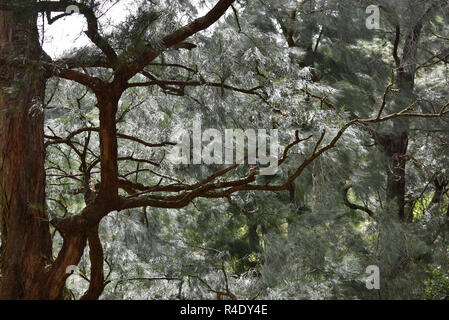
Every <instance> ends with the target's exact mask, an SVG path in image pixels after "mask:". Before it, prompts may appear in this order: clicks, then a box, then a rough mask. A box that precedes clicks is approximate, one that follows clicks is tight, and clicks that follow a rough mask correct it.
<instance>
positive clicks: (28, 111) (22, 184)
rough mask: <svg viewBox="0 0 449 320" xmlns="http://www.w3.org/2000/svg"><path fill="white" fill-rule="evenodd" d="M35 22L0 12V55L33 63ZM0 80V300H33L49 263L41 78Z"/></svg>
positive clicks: (10, 73)
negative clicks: (21, 57) (31, 59)
mask: <svg viewBox="0 0 449 320" xmlns="http://www.w3.org/2000/svg"><path fill="white" fill-rule="evenodd" d="M10 2H12V1H10ZM35 19H36V16H32V15H30V16H27V15H26V14H22V15H21V17H20V19H15V17H14V16H13V13H12V12H10V11H0V49H1V51H0V53H1V55H2V56H5V55H9V56H11V57H17V56H19V55H22V56H25V57H27V58H34V59H38V58H39V55H40V50H39V46H38V37H37V30H36V27H35V26H36V20H35ZM0 75H1V78H0V88H1V89H2V90H0V230H1V252H0V254H1V256H0V266H1V279H0V299H39V298H41V297H42V289H41V287H40V284H41V280H42V277H44V270H45V267H46V266H48V265H49V264H50V263H51V259H52V254H51V237H50V232H49V223H48V217H47V213H46V209H45V171H44V142H43V125H44V114H43V110H42V102H43V98H44V91H45V79H44V77H42V73H40V72H38V71H36V70H32V68H30V67H26V66H13V65H9V66H8V65H3V66H0Z"/></svg>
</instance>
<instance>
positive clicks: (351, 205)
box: [342, 185, 374, 217]
mask: <svg viewBox="0 0 449 320" xmlns="http://www.w3.org/2000/svg"><path fill="white" fill-rule="evenodd" d="M351 188H352V186H351V185H349V186H346V187H344V188H343V193H342V194H343V200H344V202H345V205H346V206H347V207H348V208H350V209H353V210H361V211H364V212H366V213H368V215H369V216H370V217H374V212H373V211H371V210H370V209H369V208H368V207H364V206H360V205H358V204H355V203H352V202H351V201H349V199H348V192H349V189H351Z"/></svg>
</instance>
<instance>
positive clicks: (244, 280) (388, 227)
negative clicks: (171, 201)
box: [45, 0, 449, 299]
mask: <svg viewBox="0 0 449 320" xmlns="http://www.w3.org/2000/svg"><path fill="white" fill-rule="evenodd" d="M134 2H138V3H139V10H134V12H133V13H134V15H133V17H132V18H128V19H127V20H126V21H125V22H124V23H122V24H120V25H118V26H115V27H114V26H111V27H110V28H108V30H109V29H110V30H109V31H106V30H105V31H104V32H105V33H106V34H108V32H111V33H110V34H108V37H109V38H110V41H111V43H112V44H113V46H114V47H115V48H116V49H117V50H119V52H120V54H121V55H122V56H126V55H128V54H129V55H133V54H135V51H133V50H136V51H138V50H140V49H139V44H140V43H145V42H147V41H153V42H157V41H158V39H160V37H161V36H162V35H163V34H165V33H166V32H168V31H169V30H170V28H174V27H175V26H170V24H173V21H178V22H179V25H181V24H182V23H181V22H182V21H184V19H186V17H190V16H196V14H197V11H196V9H195V8H196V7H197V6H198V7H199V6H200V3H201V4H204V3H209V1H199V2H198V1H192V2H191V3H190V1H134ZM211 2H213V1H211ZM375 2H376V1H375ZM378 2H379V4H380V5H381V6H383V8H384V9H385V10H382V11H381V29H380V30H368V29H366V27H365V19H366V17H367V15H366V13H365V8H366V7H367V6H368V5H369V4H371V3H370V1H336V0H327V1H325V0H316V1H290V0H281V1H268V0H266V1H265V0H264V1H262V0H248V1H238V2H237V3H235V5H234V8H233V9H234V10H229V11H228V13H227V14H226V16H225V18H223V19H221V20H220V21H219V22H218V23H216V24H215V25H214V26H213V27H212V28H210V29H209V30H207V31H205V32H202V33H200V34H197V35H195V36H194V37H192V38H190V39H189V42H191V43H194V44H195V45H196V46H197V47H196V48H195V49H193V50H183V49H179V50H175V49H173V50H167V51H165V52H164V53H163V54H162V55H161V56H160V57H159V58H158V59H157V60H156V61H155V63H154V65H150V66H148V67H147V68H146V70H147V71H148V72H150V73H151V74H152V75H154V77H155V78H157V79H162V80H164V81H170V80H173V81H181V80H182V81H187V82H190V81H199V82H202V83H207V82H210V83H218V84H219V85H217V86H208V85H201V86H197V85H195V86H193V85H192V86H189V85H186V86H184V87H183V86H163V85H160V86H157V85H155V86H148V87H140V86H136V87H134V88H130V89H128V90H127V91H126V93H125V94H124V96H123V97H122V98H121V100H120V104H119V111H118V117H117V119H118V120H117V121H118V132H119V133H120V134H122V135H127V136H133V137H135V138H138V139H141V140H144V141H147V142H151V143H157V142H161V141H169V140H170V139H172V137H174V135H175V134H176V133H177V132H179V131H180V130H181V129H182V128H191V126H192V122H193V120H194V119H196V118H198V117H200V118H201V120H202V124H203V127H204V128H216V129H219V130H224V129H226V128H253V129H274V128H276V129H278V130H279V134H280V141H281V144H282V145H283V146H284V147H285V146H286V145H288V144H289V143H290V142H291V141H293V140H294V138H295V130H299V132H300V136H301V137H307V136H309V135H311V134H313V138H312V139H311V140H310V141H307V142H305V143H302V144H300V145H299V146H297V147H295V150H294V153H293V154H291V156H290V157H289V158H288V160H287V161H286V163H285V164H283V165H282V166H281V167H280V168H279V171H278V173H277V174H276V175H274V176H260V177H258V182H260V183H262V182H263V183H272V184H276V183H282V182H283V181H285V179H286V178H287V177H288V175H289V174H291V173H292V172H293V171H294V170H295V169H296V168H297V167H298V164H301V163H302V161H303V160H304V158H305V157H306V155H307V154H309V153H310V152H312V151H313V148H314V146H315V143H316V141H317V140H318V138H319V137H320V135H321V132H322V130H323V129H326V132H327V134H326V136H325V137H324V141H323V144H325V143H328V142H329V141H330V140H331V138H332V137H333V136H334V135H335V134H336V132H337V131H338V130H339V129H340V128H341V127H342V125H344V124H345V123H347V122H348V121H350V120H352V119H355V118H372V117H376V116H377V112H378V111H379V107H380V106H381V104H382V99H383V95H384V93H385V92H386V88H387V85H388V83H389V81H390V71H391V70H392V69H396V67H395V57H394V54H393V52H394V46H395V39H396V38H395V35H396V32H395V27H396V26H400V29H401V31H402V33H401V35H402V36H401V38H400V41H399V43H398V45H399V53H401V50H404V47H405V46H406V45H407V44H406V35H407V34H408V32H409V31H410V28H412V27H414V26H415V22H416V21H418V20H419V19H423V23H422V24H423V26H422V31H421V36H420V39H419V41H417V54H416V56H415V57H413V58H412V60H413V61H412V64H414V65H415V67H416V68H417V70H416V73H415V79H414V88H413V91H412V95H410V94H409V93H406V96H404V93H403V92H398V91H399V90H393V91H392V92H391V93H390V94H389V95H388V97H387V100H386V107H385V111H384V112H385V114H390V113H394V112H398V111H400V110H402V109H404V108H406V107H407V106H408V105H409V104H410V103H414V111H416V112H420V113H438V112H439V111H440V108H441V107H442V106H443V105H445V104H446V103H447V101H448V98H449V91H448V84H449V81H448V72H449V71H448V69H447V62H448V60H447V57H448V53H449V51H448V50H449V49H448V48H449V47H448V45H449V40H448V38H449V28H448V26H449V24H448V21H449V20H448V18H449V17H448V16H447V13H448V12H449V10H447V7H446V8H444V7H442V8H438V6H437V8H436V9H434V10H432V12H431V13H430V14H425V12H426V10H427V8H428V6H429V5H430V4H431V3H438V2H442V3H443V2H444V1H426V2H423V1H418V0H401V1H378ZM98 10H101V8H98ZM293 10H296V15H295V16H294V18H293V19H292V18H291V12H292V11H293ZM423 16H424V18H422V17H423ZM187 19H188V18H187ZM61 23H63V22H61ZM111 24H112V25H113V24H114V23H113V21H111ZM175 24H176V23H175ZM283 29H286V30H287V29H288V32H291V35H292V38H291V39H293V42H294V43H291V44H290V46H289V43H288V37H286V33H285V32H284V33H283ZM111 30H114V31H113V32H112V31H111ZM288 32H287V33H288ZM83 50H85V52H86V55H89V54H93V52H91V51H94V49H91V48H89V47H86V48H83ZM70 54H71V53H68V54H67V55H68V56H70ZM158 64H177V65H183V66H187V67H189V69H186V68H180V67H171V68H167V67H162V66H160V65H158ZM90 72H91V73H93V74H96V75H97V76H99V77H101V78H103V79H107V78H108V77H110V76H111V74H110V72H109V71H105V70H102V69H92V70H91V71H90ZM315 77H317V78H319V81H317V79H315ZM133 81H134V82H136V83H137V82H145V81H147V80H146V79H145V78H144V77H143V76H136V77H135V78H134V79H133ZM226 86H232V87H233V88H244V89H248V90H249V89H251V88H255V87H259V86H260V88H259V89H257V90H256V91H254V92H250V93H245V92H238V91H236V90H232V89H230V88H229V87H226ZM397 88H398V84H397V83H395V85H394V88H393V89H397ZM255 93H257V94H255ZM47 96H48V101H49V103H48V104H47V105H46V106H45V113H46V135H47V137H54V136H58V137H66V136H68V135H69V133H70V132H74V131H76V130H77V129H81V128H95V127H98V121H99V120H98V110H97V108H96V105H95V104H96V100H95V97H94V95H93V94H92V93H91V92H89V90H87V89H86V88H84V87H82V86H80V85H75V84H73V83H71V82H68V81H65V80H52V82H51V83H50V84H49V85H48V88H47ZM405 121H406V122H407V124H406V126H407V132H408V150H407V163H406V173H405V175H406V176H405V179H406V193H405V199H406V202H405V203H406V205H405V209H404V210H405V212H406V213H407V216H408V219H407V221H406V222H404V221H400V219H399V218H398V216H397V214H396V210H397V207H396V203H393V202H391V201H388V200H387V197H386V179H387V176H386V170H387V169H386V160H385V151H384V149H383V147H382V146H381V145H380V144H379V143H378V141H376V139H375V137H376V135H378V134H379V133H394V132H395V130H396V129H397V127H395V125H396V124H395V125H393V121H389V122H383V123H379V124H370V125H357V126H353V127H351V128H350V129H348V130H347V131H346V132H345V134H344V136H343V137H342V138H341V140H340V141H339V142H338V144H337V146H336V147H335V148H333V149H332V150H330V151H329V152H327V153H325V154H323V155H322V156H321V157H319V158H318V159H316V160H315V161H314V162H313V163H311V164H310V165H309V166H308V167H307V168H306V169H305V170H304V172H303V173H302V174H301V176H300V177H298V178H297V179H296V180H295V181H294V183H293V184H292V186H291V187H290V188H289V190H287V191H282V192H268V191H248V192H241V193H238V194H235V195H233V196H232V200H231V201H230V202H229V201H226V199H224V200H213V199H204V198H203V199H197V200H194V201H193V202H192V204H190V205H189V206H187V207H185V208H183V209H179V210H178V209H176V210H175V209H160V208H151V207H146V208H141V209H132V210H127V211H122V212H114V213H112V214H110V215H109V216H107V217H106V218H105V219H104V220H103V221H102V223H101V226H100V227H101V228H100V238H101V240H102V243H103V246H104V250H105V257H106V262H107V263H106V265H105V272H106V274H108V273H109V277H108V278H107V280H108V281H110V282H109V283H108V285H107V286H106V288H105V291H104V293H103V296H102V298H105V299H122V298H126V299H177V298H178V299H189V298H191V299H201V298H206V299H215V298H217V292H224V293H226V294H228V296H227V297H228V298H230V297H232V296H235V297H237V298H240V299H253V298H268V299H379V298H380V299H409V298H418V299H424V298H429V299H444V298H447V297H448V295H449V281H448V270H449V268H448V266H449V251H448V250H449V237H448V236H449V234H448V232H449V198H448V191H449V189H448V186H449V172H448V166H449V131H448V117H447V115H446V116H444V117H442V118H439V119H427V118H410V119H407V120H405ZM119 138H120V137H119ZM49 141H52V139H50V138H49ZM98 148H99V140H98V135H97V133H96V132H95V131H84V132H81V133H79V134H77V135H75V136H73V137H72V138H71V139H70V143H68V144H67V143H66V144H54V145H49V146H48V148H47V154H46V167H47V200H48V201H47V204H48V211H49V213H50V214H51V215H52V217H56V216H67V215H70V214H73V213H77V212H79V211H80V210H81V209H82V208H83V207H84V206H85V198H84V197H83V192H82V191H79V190H82V188H83V185H84V184H85V183H86V179H85V168H84V169H83V166H86V165H87V166H90V165H92V170H91V172H90V176H89V178H88V179H87V182H88V183H89V184H90V185H91V186H93V188H95V185H96V183H98V181H99V180H100V176H99V163H98V157H99V153H98ZM170 148H171V146H166V147H163V148H150V147H147V146H145V145H142V144H140V143H138V142H137V141H132V140H130V139H126V138H123V139H119V158H120V157H121V158H123V160H121V161H120V164H119V170H120V175H121V177H123V178H126V179H128V180H130V181H132V182H135V183H141V184H144V185H146V186H154V185H158V184H159V183H161V180H162V179H163V180H164V181H182V182H186V183H193V182H195V181H198V180H199V179H202V178H206V177H208V176H209V175H211V174H212V173H213V172H215V171H217V170H218V169H222V168H224V166H220V165H211V166H208V165H174V164H172V163H171V162H170V161H168V160H167V159H166V154H167V152H169V151H170ZM75 150H77V151H75ZM77 152H78V153H77ZM83 152H84V155H85V160H86V162H87V163H83V162H82V161H81V160H82V157H81V156H80V154H82V153H83ZM136 159H137V161H135V160H136ZM133 160H134V161H133ZM248 171H249V168H248V166H247V165H241V166H240V167H239V168H238V170H236V171H233V173H230V175H234V176H235V178H238V177H241V176H243V175H245V174H246V173H247V172H248ZM349 186H351V188H349ZM345 187H347V188H346V189H345ZM344 190H346V191H347V192H345V191H344ZM120 192H121V193H122V195H124V196H126V195H127V193H126V192H125V190H120ZM346 198H347V199H346ZM345 200H347V201H345ZM348 201H349V202H350V203H352V204H358V205H359V206H361V207H365V208H369V210H370V211H371V212H373V213H374V214H373V216H370V215H368V213H367V212H365V211H363V210H354V208H349V207H348V205H347V203H346V202H348ZM54 242H55V244H56V245H55V248H54V250H55V254H56V252H57V250H58V248H59V247H58V246H60V243H61V239H60V237H59V235H58V233H55V234H54ZM369 265H377V266H379V268H380V270H381V273H380V275H381V278H380V279H381V280H380V283H381V288H380V290H368V289H367V288H366V287H365V278H366V277H367V274H366V273H365V269H366V267H367V266H369ZM79 267H80V270H81V273H82V274H85V275H86V276H88V272H89V259H88V255H87V249H86V252H85V257H84V258H83V260H82V262H81V264H80V265H79ZM87 285H88V282H87V281H86V280H84V279H83V278H82V277H80V276H72V277H71V278H70V279H69V280H68V287H69V288H70V289H71V292H72V293H73V297H75V298H78V297H79V296H80V295H81V294H82V292H83V291H84V289H85V288H86V287H87Z"/></svg>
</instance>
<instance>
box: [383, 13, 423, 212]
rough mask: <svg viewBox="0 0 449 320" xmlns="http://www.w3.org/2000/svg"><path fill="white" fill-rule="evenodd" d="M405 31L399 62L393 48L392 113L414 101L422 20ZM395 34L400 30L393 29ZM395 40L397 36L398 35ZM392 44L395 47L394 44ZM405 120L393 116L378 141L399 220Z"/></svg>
mask: <svg viewBox="0 0 449 320" xmlns="http://www.w3.org/2000/svg"><path fill="white" fill-rule="evenodd" d="M429 12H430V11H429V10H427V12H426V14H425V15H424V16H423V17H422V18H421V19H419V21H418V22H417V23H416V24H415V25H414V26H413V27H412V28H411V29H410V30H409V32H408V33H407V37H406V39H405V42H404V46H403V50H402V59H401V60H400V61H399V60H398V57H397V52H396V51H395V53H394V54H395V59H396V60H398V61H397V63H399V65H398V66H397V67H398V72H397V73H398V81H397V87H398V89H399V90H400V93H399V95H398V97H397V99H396V100H395V110H394V111H395V112H397V111H400V110H403V109H405V108H406V107H408V106H409V105H410V104H411V103H413V102H414V96H413V92H414V88H415V73H416V63H417V55H418V43H419V38H420V35H421V30H422V27H423V25H422V19H424V17H425V16H426V15H427V14H428V13H429ZM397 32H398V37H399V35H400V34H399V32H400V29H397ZM398 39H399V38H398ZM395 47H396V46H395ZM408 132H409V121H408V119H406V118H405V119H394V120H393V131H392V133H391V134H388V135H383V136H381V138H380V143H381V145H382V146H383V147H384V150H385V154H386V158H387V159H386V173H387V188H386V189H387V195H386V196H387V201H388V202H389V203H392V204H394V205H395V206H396V210H397V214H398V217H399V219H400V220H401V221H407V220H408V219H407V217H406V214H405V204H406V201H405V192H406V164H407V148H408V135H409V133H408Z"/></svg>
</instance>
